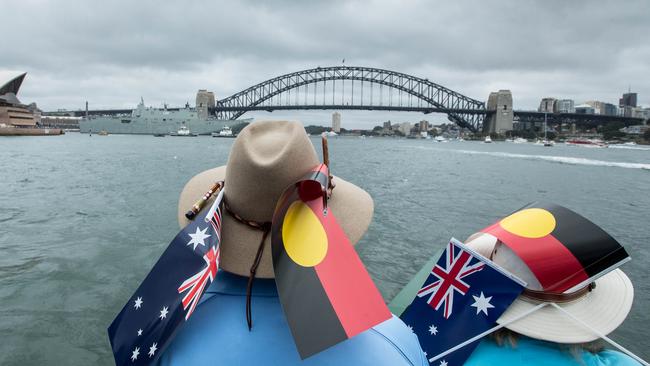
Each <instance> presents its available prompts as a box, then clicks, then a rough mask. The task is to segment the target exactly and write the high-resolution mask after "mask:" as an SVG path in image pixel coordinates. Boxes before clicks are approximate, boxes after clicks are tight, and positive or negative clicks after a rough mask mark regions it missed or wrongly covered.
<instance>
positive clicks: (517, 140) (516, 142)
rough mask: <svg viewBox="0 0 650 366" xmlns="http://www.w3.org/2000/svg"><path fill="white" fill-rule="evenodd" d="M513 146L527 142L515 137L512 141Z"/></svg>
mask: <svg viewBox="0 0 650 366" xmlns="http://www.w3.org/2000/svg"><path fill="white" fill-rule="evenodd" d="M512 142H514V143H515V144H525V143H527V142H528V140H526V139H525V138H521V137H517V138H516V139H514V140H512Z"/></svg>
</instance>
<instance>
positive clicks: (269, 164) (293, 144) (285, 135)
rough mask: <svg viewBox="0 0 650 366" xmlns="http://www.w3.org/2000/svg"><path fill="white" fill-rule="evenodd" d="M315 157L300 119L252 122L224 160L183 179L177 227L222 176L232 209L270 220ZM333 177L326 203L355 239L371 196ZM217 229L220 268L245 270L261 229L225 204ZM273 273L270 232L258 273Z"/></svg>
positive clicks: (370, 210)
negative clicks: (242, 220)
mask: <svg viewBox="0 0 650 366" xmlns="http://www.w3.org/2000/svg"><path fill="white" fill-rule="evenodd" d="M319 162H320V161H319V159H318V157H317V155H316V151H315V150H314V146H313V145H312V143H311V141H310V139H309V137H308V136H307V134H306V132H305V128H304V127H303V125H302V124H301V123H299V122H288V121H266V122H255V123H252V124H250V125H248V126H246V128H244V129H243V130H242V131H241V132H240V133H239V135H238V136H237V138H236V139H235V141H234V143H233V146H232V148H231V150H230V155H229V157H228V163H227V165H225V166H220V167H217V168H213V169H210V170H206V171H204V172H202V173H199V174H197V175H196V176H194V177H193V178H192V179H190V181H189V182H188V183H187V184H186V185H185V188H183V191H182V192H181V195H180V198H179V202H178V222H179V224H180V226H181V227H184V226H185V225H187V224H188V222H189V221H188V220H187V219H186V218H185V212H187V210H188V209H189V208H190V207H191V206H192V204H193V203H194V202H196V201H197V200H198V199H200V198H201V196H203V194H204V193H205V192H206V191H207V190H208V189H209V188H210V187H211V186H212V184H214V183H215V182H216V181H220V180H225V194H224V196H225V199H226V201H227V202H228V204H229V206H230V208H231V209H232V210H233V211H234V212H235V213H236V214H238V215H239V216H241V217H242V218H244V219H246V220H250V221H257V222H270V221H271V219H272V217H273V211H274V209H275V204H276V201H277V200H278V199H279V198H280V195H281V194H282V192H283V191H284V190H285V189H286V188H287V187H288V186H289V185H291V184H293V183H295V182H296V180H298V179H299V178H301V177H302V176H303V175H304V174H305V173H306V172H308V171H309V170H311V169H312V168H314V167H315V166H316V165H318V164H319ZM333 182H334V184H335V188H334V190H333V192H332V196H331V198H330V200H329V201H328V206H329V207H330V208H331V210H332V212H333V213H334V215H335V216H336V218H337V221H338V222H339V224H340V225H341V227H342V228H343V230H344V231H345V233H346V234H347V236H348V238H349V239H350V242H351V243H352V244H353V245H354V244H356V243H357V242H358V241H359V239H361V237H362V236H363V234H364V233H365V232H366V230H367V229H368V225H370V221H371V219H372V213H373V208H374V205H373V201H372V198H371V197H370V195H369V194H368V193H367V192H366V191H364V190H363V189H361V188H359V187H357V186H356V185H354V184H352V183H349V182H346V181H345V180H343V179H341V178H339V177H337V176H334V178H333ZM212 200H213V199H211V200H210V202H209V203H208V205H209V204H210V203H211V202H212ZM221 230H222V235H221V238H222V242H221V262H220V266H221V268H222V269H224V270H226V271H228V272H231V273H235V274H238V275H242V276H248V275H249V274H250V272H249V271H250V268H251V265H252V264H253V260H254V258H255V255H256V252H257V248H258V245H259V242H260V240H261V238H262V235H263V233H262V232H261V231H259V230H255V229H253V228H251V227H249V226H247V225H245V224H242V223H240V222H239V221H237V220H236V219H235V218H233V217H232V216H231V215H230V214H228V213H227V212H226V210H224V214H223V224H222V229H221ZM273 276H274V274H273V264H272V260H271V236H270V235H269V236H267V238H266V241H265V244H264V252H263V254H262V260H261V262H260V264H259V266H258V267H257V274H256V277H258V278H273Z"/></svg>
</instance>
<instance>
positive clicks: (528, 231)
mask: <svg viewBox="0 0 650 366" xmlns="http://www.w3.org/2000/svg"><path fill="white" fill-rule="evenodd" d="M499 224H500V225H501V227H502V228H504V229H505V230H506V231H508V232H510V233H512V234H515V235H519V236H522V237H524V238H530V239H537V238H541V237H544V236H546V235H548V234H550V233H551V232H552V231H553V229H555V216H553V214H552V213H550V212H548V211H547V210H544V209H542V208H527V209H525V210H521V211H518V212H515V213H513V214H512V215H510V216H508V217H506V218H505V219H503V220H501V222H500V223H499Z"/></svg>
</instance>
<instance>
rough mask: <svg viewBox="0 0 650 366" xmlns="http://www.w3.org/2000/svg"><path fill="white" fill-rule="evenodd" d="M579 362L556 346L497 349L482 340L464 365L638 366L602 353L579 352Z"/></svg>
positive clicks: (529, 342)
mask: <svg viewBox="0 0 650 366" xmlns="http://www.w3.org/2000/svg"><path fill="white" fill-rule="evenodd" d="M581 358H582V360H580V359H579V358H576V357H575V356H574V355H573V354H572V353H571V352H568V351H566V350H563V349H561V348H560V347H558V345H557V344H554V343H551V342H544V341H538V340H535V339H530V338H522V339H520V340H519V341H518V342H517V345H516V346H514V347H511V346H510V345H503V346H499V345H497V344H496V343H495V342H494V341H493V340H491V339H483V340H482V341H481V343H480V344H479V345H478V347H476V349H475V350H474V352H473V353H472V355H471V356H470V358H469V359H468V360H467V362H466V363H465V365H470V366H474V365H490V364H503V365H509V364H513V365H514V364H525V365H560V366H561V365H581V366H614V365H621V366H638V365H639V363H638V362H636V361H635V360H633V359H632V358H630V357H628V356H627V355H625V354H623V353H620V352H617V351H612V350H605V351H602V352H599V353H597V354H593V353H589V352H586V351H583V352H582V354H581Z"/></svg>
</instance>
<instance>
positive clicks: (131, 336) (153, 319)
mask: <svg viewBox="0 0 650 366" xmlns="http://www.w3.org/2000/svg"><path fill="white" fill-rule="evenodd" d="M222 199H223V190H221V192H220V193H219V195H218V196H217V198H216V200H215V202H214V204H213V205H212V207H211V208H210V210H208V211H207V212H205V213H202V214H199V215H198V216H197V217H196V219H195V220H194V221H193V222H191V223H190V224H189V225H187V227H185V228H184V229H183V230H181V232H179V233H178V235H176V237H175V238H174V240H173V241H172V242H171V243H170V244H169V246H168V247H167V249H166V250H165V252H164V253H163V254H162V256H161V257H160V259H159V260H158V262H157V263H156V264H155V265H154V267H153V269H152V270H151V272H149V274H148V275H147V277H146V278H145V279H144V281H143V282H142V284H140V287H138V289H137V290H136V292H135V293H134V294H133V296H131V299H129V301H128V302H127V304H126V305H125V306H124V308H123V309H122V311H120V313H119V314H118V315H117V317H116V318H115V320H113V323H111V325H110V326H109V327H108V337H109V338H110V341H111V347H112V348H113V355H114V356H115V363H116V364H117V365H118V366H119V365H148V364H152V363H154V362H155V360H156V359H157V357H158V355H159V354H161V353H162V352H163V351H164V350H165V348H166V347H167V345H168V344H169V343H170V342H171V340H172V338H173V337H174V334H175V333H176V331H177V330H178V329H180V327H181V326H182V325H183V324H184V323H185V321H187V320H188V319H189V318H190V316H191V315H192V312H193V311H194V309H195V308H196V305H197V304H198V303H199V301H200V300H201V296H202V295H203V293H204V292H205V289H206V288H207V287H208V286H209V285H210V283H211V282H212V281H213V280H214V278H215V276H216V275H217V270H218V268H219V254H220V247H219V243H220V241H221V240H220V237H221V209H220V203H221V200H222Z"/></svg>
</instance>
